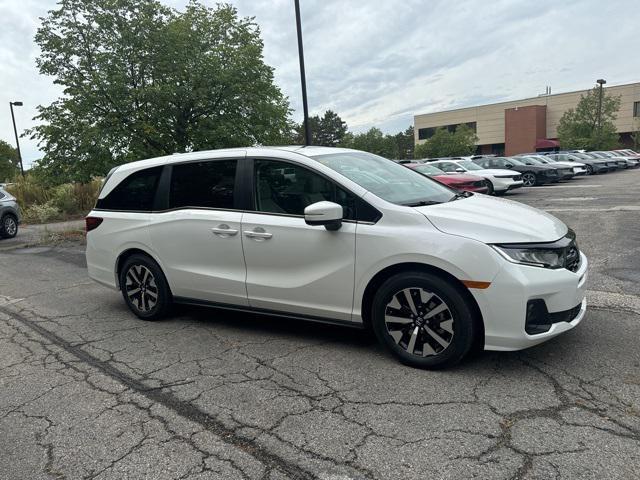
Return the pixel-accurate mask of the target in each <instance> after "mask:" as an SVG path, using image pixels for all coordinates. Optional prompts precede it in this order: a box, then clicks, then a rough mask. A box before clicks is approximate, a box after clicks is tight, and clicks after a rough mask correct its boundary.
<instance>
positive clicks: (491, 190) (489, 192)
mask: <svg viewBox="0 0 640 480" xmlns="http://www.w3.org/2000/svg"><path fill="white" fill-rule="evenodd" d="M485 182H487V195H497V194H496V191H495V189H494V188H493V183H491V180H485Z"/></svg>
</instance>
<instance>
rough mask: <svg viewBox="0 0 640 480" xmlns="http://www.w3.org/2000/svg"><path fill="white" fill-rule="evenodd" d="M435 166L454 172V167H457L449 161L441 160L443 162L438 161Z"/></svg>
mask: <svg viewBox="0 0 640 480" xmlns="http://www.w3.org/2000/svg"><path fill="white" fill-rule="evenodd" d="M437 167H438V168H439V169H440V170H442V171H443V172H455V171H456V168H458V165H456V164H455V163H451V162H443V163H439V164H438V165H437Z"/></svg>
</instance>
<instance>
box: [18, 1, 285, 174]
mask: <svg viewBox="0 0 640 480" xmlns="http://www.w3.org/2000/svg"><path fill="white" fill-rule="evenodd" d="M36 43H37V44H38V46H39V47H40V50H41V52H42V53H41V55H40V57H39V58H38V60H37V64H38V67H39V69H40V72H41V73H42V74H46V75H51V76H53V77H54V78H55V80H54V83H56V84H58V85H61V86H62V87H63V89H64V95H63V96H62V97H61V98H59V99H58V100H56V101H55V102H53V103H52V104H51V105H49V106H40V107H39V114H38V116H37V119H38V120H40V122H42V123H41V124H40V125H39V126H37V127H35V128H33V129H32V130H31V132H30V133H31V135H32V138H35V139H37V140H38V141H39V144H40V147H41V148H42V150H43V151H44V153H45V156H44V158H43V159H42V160H41V161H40V165H41V166H42V167H43V168H45V169H47V170H48V171H49V172H50V173H51V174H53V175H56V176H57V178H59V179H60V181H65V180H86V179H88V178H89V177H91V176H92V175H102V174H104V173H106V172H107V171H108V170H109V168H110V167H112V166H113V165H117V164H121V163H124V162H128V161H132V160H138V159H141V158H147V157H152V156H157V155H164V154H171V153H174V152H185V151H190V150H202V149H209V148H221V147H235V146H246V145H252V144H275V143H282V142H283V141H284V139H286V138H287V137H288V136H289V135H290V133H289V132H290V131H291V128H292V126H291V124H290V122H289V120H288V115H289V104H288V100H287V99H286V97H284V96H283V94H282V93H281V91H280V90H279V88H278V87H277V86H276V85H275V84H274V81H273V69H272V68H271V67H270V66H268V65H266V64H265V63H264V61H263V53H262V51H263V43H262V40H261V38H260V30H259V28H258V26H257V25H256V23H255V22H254V21H253V19H251V18H240V17H239V16H238V13H237V11H236V9H235V8H234V7H232V6H230V5H227V4H219V5H217V6H215V7H206V6H204V5H202V4H200V3H198V2H197V1H191V2H190V3H189V4H188V5H187V7H186V8H185V10H184V11H183V12H178V11H176V10H173V9H170V8H168V7H165V6H163V5H162V4H161V3H159V2H158V1H156V0H61V1H60V3H59V8H58V9H57V10H53V11H50V12H49V13H48V15H47V17H46V18H44V19H43V22H42V25H41V26H40V28H39V29H38V31H37V34H36Z"/></svg>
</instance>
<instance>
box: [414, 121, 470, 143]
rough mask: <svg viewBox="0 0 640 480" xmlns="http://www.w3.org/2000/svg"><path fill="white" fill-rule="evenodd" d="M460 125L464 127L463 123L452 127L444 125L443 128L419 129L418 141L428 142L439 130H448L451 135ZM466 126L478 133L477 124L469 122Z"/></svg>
mask: <svg viewBox="0 0 640 480" xmlns="http://www.w3.org/2000/svg"><path fill="white" fill-rule="evenodd" d="M460 125H463V124H462V123H454V124H452V125H442V126H439V127H428V128H419V129H418V140H428V139H430V138H431V137H433V134H434V133H436V130H437V129H438V128H444V129H446V130H448V131H449V132H450V133H453V132H455V131H456V129H457V128H458V127H459V126H460ZM466 125H467V127H469V128H470V129H471V130H473V131H474V132H476V122H467V123H466Z"/></svg>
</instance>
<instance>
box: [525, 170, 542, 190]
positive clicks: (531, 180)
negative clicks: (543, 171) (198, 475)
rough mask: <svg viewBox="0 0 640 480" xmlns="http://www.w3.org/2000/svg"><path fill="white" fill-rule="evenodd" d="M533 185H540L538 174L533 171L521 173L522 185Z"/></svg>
mask: <svg viewBox="0 0 640 480" xmlns="http://www.w3.org/2000/svg"><path fill="white" fill-rule="evenodd" d="M535 185H540V181H539V180H538V176H537V175H536V174H535V173H533V172H524V173H523V174H522V186H524V187H533V186H535Z"/></svg>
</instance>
